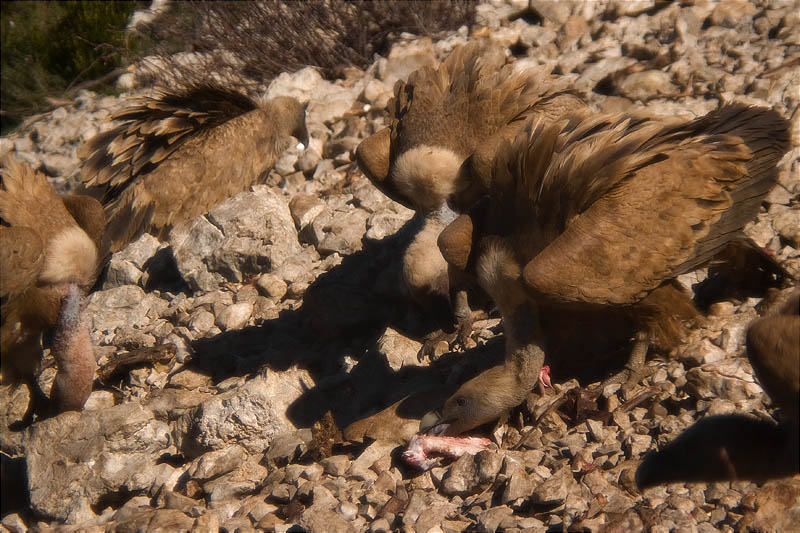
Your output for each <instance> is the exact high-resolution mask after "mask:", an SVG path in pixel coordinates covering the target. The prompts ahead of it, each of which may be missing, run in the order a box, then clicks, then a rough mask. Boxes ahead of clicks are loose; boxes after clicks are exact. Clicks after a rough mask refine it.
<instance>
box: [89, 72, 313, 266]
mask: <svg viewBox="0 0 800 533" xmlns="http://www.w3.org/2000/svg"><path fill="white" fill-rule="evenodd" d="M112 118H113V119H114V120H117V121H119V124H118V125H117V126H116V127H115V128H113V129H111V130H109V131H106V132H103V133H100V134H98V135H97V136H95V137H94V138H93V139H92V140H90V141H89V142H88V143H87V144H86V145H84V147H83V148H82V149H81V156H82V157H83V158H84V159H86V161H85V163H84V166H83V168H82V171H81V179H82V181H83V184H84V187H85V188H86V191H87V192H88V193H89V194H91V195H92V196H94V197H96V198H98V199H100V200H101V202H102V203H103V205H104V206H105V209H106V216H107V217H108V235H109V238H110V242H111V251H117V250H120V249H121V248H123V247H124V246H125V245H126V244H128V243H129V242H131V241H133V240H135V239H136V238H137V237H139V236H140V235H141V234H142V233H145V232H150V233H152V234H154V235H155V236H157V237H159V238H162V239H163V238H165V237H166V236H167V234H168V233H169V231H170V230H171V229H172V228H173V227H174V226H176V225H177V224H180V223H181V222H184V221H186V220H189V219H191V218H193V217H195V216H198V215H201V214H203V213H205V212H206V211H208V210H209V209H210V208H212V207H214V206H215V205H216V204H218V203H219V202H222V201H223V200H225V199H226V198H228V197H230V196H233V195H234V194H236V193H239V192H242V191H244V190H246V189H247V187H249V186H250V185H252V184H253V183H255V182H256V180H257V178H258V177H259V176H260V175H262V174H263V173H265V172H267V171H268V170H269V169H271V168H272V166H273V165H274V164H275V161H276V160H277V159H278V157H279V156H280V155H281V153H282V152H283V151H284V149H285V148H286V145H287V142H288V140H289V136H290V135H291V136H294V137H296V138H297V139H298V140H300V141H301V142H303V143H308V133H307V131H306V125H305V107H304V106H303V104H301V103H300V102H298V101H297V100H296V99H294V98H289V97H277V98H273V99H272V100H269V101H264V102H260V101H255V100H253V99H250V98H248V97H246V96H244V95H243V94H241V93H238V92H236V91H233V90H230V89H225V88H221V87H218V86H214V85H200V86H192V87H189V88H183V89H180V90H162V91H160V92H159V93H158V94H157V95H156V96H155V97H147V98H142V99H140V100H139V101H138V102H136V103H135V104H134V105H131V106H130V107H127V108H125V109H123V110H121V111H119V112H117V113H116V114H115V115H113V117H112Z"/></svg>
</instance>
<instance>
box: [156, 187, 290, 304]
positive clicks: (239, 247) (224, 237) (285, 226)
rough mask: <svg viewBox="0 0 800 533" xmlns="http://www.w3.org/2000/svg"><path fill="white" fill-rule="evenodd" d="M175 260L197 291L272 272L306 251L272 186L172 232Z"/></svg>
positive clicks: (233, 200) (239, 197) (242, 196)
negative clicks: (302, 251) (301, 249)
mask: <svg viewBox="0 0 800 533" xmlns="http://www.w3.org/2000/svg"><path fill="white" fill-rule="evenodd" d="M169 239H170V244H171V245H172V249H173V253H174V255H175V260H176V262H177V265H178V270H179V271H180V273H181V275H182V276H183V278H184V279H185V280H186V282H187V283H188V284H189V286H190V287H192V288H193V289H194V290H203V291H210V290H214V289H216V288H217V287H218V286H219V284H220V283H221V282H223V281H233V282H241V281H242V280H243V279H244V277H246V276H250V275H253V274H256V273H263V272H270V271H273V270H275V269H276V268H278V267H279V266H280V265H281V264H282V263H283V262H284V261H285V260H286V259H287V258H288V257H290V256H292V255H295V254H297V253H299V252H300V243H299V242H298V240H297V232H296V230H295V228H294V222H293V221H292V218H291V215H290V213H289V208H288V207H287V205H286V202H285V200H284V199H283V198H281V197H280V196H278V195H277V194H275V193H274V192H273V191H272V190H271V189H269V188H268V187H266V186H256V187H254V190H253V191H252V192H243V193H239V194H237V195H236V196H234V197H232V198H229V199H228V200H226V201H225V202H223V203H222V204H220V205H218V206H216V207H214V208H213V209H212V210H211V211H209V213H208V215H206V216H203V217H198V218H195V219H194V220H192V221H190V222H189V223H187V224H186V225H183V226H179V227H178V228H176V229H175V230H173V231H172V232H171V233H170V236H169Z"/></svg>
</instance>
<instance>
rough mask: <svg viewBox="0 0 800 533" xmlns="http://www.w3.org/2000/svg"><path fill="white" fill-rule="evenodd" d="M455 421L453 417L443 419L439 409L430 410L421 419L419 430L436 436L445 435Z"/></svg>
mask: <svg viewBox="0 0 800 533" xmlns="http://www.w3.org/2000/svg"><path fill="white" fill-rule="evenodd" d="M454 421H455V419H452V418H451V419H447V420H443V419H442V414H441V412H440V411H438V410H435V411H429V412H427V413H425V416H423V417H422V420H420V421H419V431H420V433H427V434H429V435H434V436H440V435H445V434H446V433H447V429H448V428H449V427H450V424H452V423H453V422H454Z"/></svg>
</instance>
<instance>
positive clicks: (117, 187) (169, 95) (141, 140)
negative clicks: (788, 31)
mask: <svg viewBox="0 0 800 533" xmlns="http://www.w3.org/2000/svg"><path fill="white" fill-rule="evenodd" d="M256 108H257V105H256V103H255V102H254V101H253V100H251V99H250V98H248V97H246V96H245V95H243V94H241V93H239V92H236V91H233V90H230V89H226V88H223V87H219V86H215V85H201V86H194V87H189V88H186V89H183V90H179V91H169V90H162V91H160V92H159V93H158V95H157V96H156V97H147V98H141V99H139V100H138V101H137V103H136V104H135V105H132V106H130V107H128V108H125V109H123V110H122V111H119V112H117V113H116V114H114V115H113V116H112V119H114V120H116V121H119V122H120V123H119V125H118V126H116V127H115V128H114V129H112V130H110V131H107V132H104V133H101V134H99V135H97V136H96V137H95V138H94V139H92V140H90V141H89V142H88V143H87V145H86V146H85V147H83V148H82V149H81V155H82V157H84V158H85V159H86V161H85V162H84V165H83V168H82V170H81V179H82V181H83V182H84V184H85V186H86V187H87V189H88V190H89V191H90V192H91V193H92V194H93V195H95V196H97V197H100V198H102V199H104V201H109V200H111V199H113V198H115V197H117V196H118V195H119V194H121V192H122V190H124V188H125V187H126V186H127V185H128V184H129V183H130V182H132V181H134V180H136V178H137V177H138V176H139V175H141V174H143V173H147V172H149V171H150V170H152V168H153V167H154V166H155V165H156V164H157V163H158V162H160V161H162V160H163V159H164V158H166V157H168V156H169V155H170V154H171V153H173V152H174V151H175V150H177V149H178V148H180V147H181V146H182V145H183V144H184V143H185V142H186V141H188V140H189V139H190V138H193V137H196V136H201V135H203V133H204V132H206V131H208V130H210V129H213V128H215V127H217V126H220V125H222V124H225V123H226V122H227V121H229V120H231V119H234V118H236V117H238V116H241V115H242V114H244V113H247V112H249V111H252V110H254V109H256Z"/></svg>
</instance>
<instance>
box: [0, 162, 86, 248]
mask: <svg viewBox="0 0 800 533" xmlns="http://www.w3.org/2000/svg"><path fill="white" fill-rule="evenodd" d="M2 176H3V177H2V187H0V220H2V222H3V223H4V224H5V225H8V226H19V227H28V228H31V229H32V230H33V231H35V232H36V233H38V234H39V236H40V237H41V238H42V239H43V240H46V237H45V236H48V235H52V234H54V233H55V232H56V231H58V230H60V229H62V228H64V227H65V226H68V225H74V224H75V221H74V220H73V218H72V216H71V215H70V214H69V212H68V211H67V209H66V207H64V202H63V201H62V200H61V197H60V196H58V195H57V194H56V192H55V191H54V190H53V187H51V186H50V183H48V181H47V178H46V177H45V176H44V174H42V173H41V172H36V171H34V170H33V169H32V168H31V167H30V165H28V164H27V163H23V162H21V161H18V160H17V159H16V158H14V157H7V158H5V159H4V160H3V175H2ZM45 215H46V216H45Z"/></svg>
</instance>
